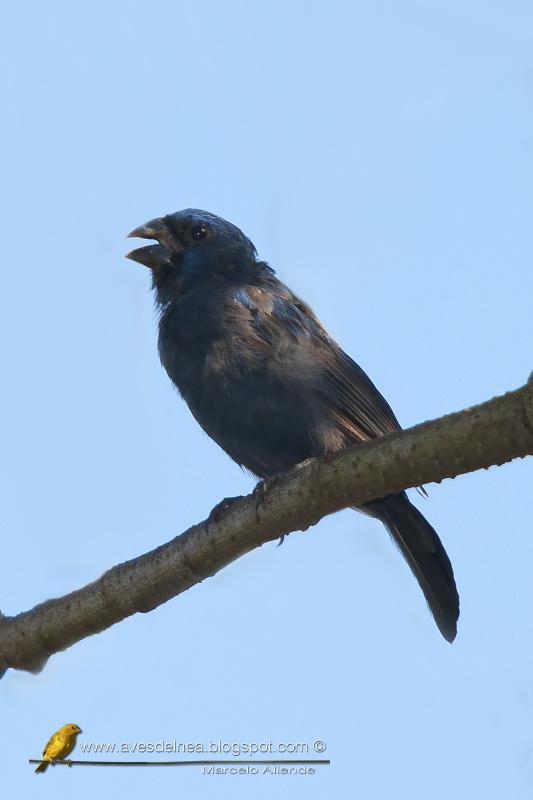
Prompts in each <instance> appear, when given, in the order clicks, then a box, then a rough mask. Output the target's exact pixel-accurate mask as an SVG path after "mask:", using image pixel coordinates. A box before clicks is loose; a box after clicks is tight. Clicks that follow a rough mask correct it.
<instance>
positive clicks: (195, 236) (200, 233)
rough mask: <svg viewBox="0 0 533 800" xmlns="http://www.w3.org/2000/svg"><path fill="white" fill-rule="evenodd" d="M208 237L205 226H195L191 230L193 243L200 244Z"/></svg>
mask: <svg viewBox="0 0 533 800" xmlns="http://www.w3.org/2000/svg"><path fill="white" fill-rule="evenodd" d="M206 236H207V228H206V227H205V225H194V227H192V228H191V238H192V240H193V242H199V241H200V240H201V239H205V237H206Z"/></svg>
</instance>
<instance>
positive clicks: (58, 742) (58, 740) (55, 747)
mask: <svg viewBox="0 0 533 800" xmlns="http://www.w3.org/2000/svg"><path fill="white" fill-rule="evenodd" d="M62 741H63V739H62V737H61V736H60V735H59V734H58V733H53V734H52V735H51V736H50V738H49V739H48V741H47V743H46V747H45V748H44V750H43V758H57V755H58V753H59V751H60V750H61V747H62Z"/></svg>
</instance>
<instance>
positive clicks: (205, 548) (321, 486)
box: [0, 374, 533, 677]
mask: <svg viewBox="0 0 533 800" xmlns="http://www.w3.org/2000/svg"><path fill="white" fill-rule="evenodd" d="M526 455H533V374H532V376H531V377H530V379H529V381H528V383H527V384H526V385H525V386H523V387H522V388H520V389H517V390H515V391H512V392H508V393H507V394H505V395H503V396H502V397H496V398H493V399H492V400H489V401H487V402H485V403H482V404H480V405H478V406H474V407H472V408H467V409H465V410H464V411H459V412H457V413H454V414H450V415H448V416H445V417H441V418H440V419H437V420H433V421H431V422H425V423H423V424H421V425H417V426H415V427H414V428H409V429H408V430H405V431H401V432H399V433H395V434H392V435H390V436H386V437H383V438H381V439H376V440H373V441H371V442H365V443H364V444H359V445H356V446H354V447H352V448H348V449H346V450H342V451H339V452H337V453H332V454H329V455H327V456H325V457H323V458H319V459H310V460H309V461H307V462H304V463H303V464H300V465H298V466H297V467H295V468H294V469H293V470H292V471H291V472H288V473H286V474H283V475H280V476H278V477H276V478H274V479H272V480H270V481H268V482H267V484H259V485H258V487H256V489H255V491H254V492H253V493H252V494H251V495H248V496H246V497H237V498H231V499H226V500H223V501H222V502H221V503H219V505H218V506H216V507H215V508H214V509H213V511H212V512H211V514H210V515H209V517H208V519H207V520H205V521H204V522H201V523H199V524H198V525H194V526H193V527H192V528H189V529H188V530H187V531H185V532H184V533H182V534H181V535H180V536H176V537H175V538H174V539H172V540H171V541H170V542H167V543H166V544H164V545H162V546H161V547H158V548H156V549H155V550H152V551H151V552H149V553H145V554H144V555H141V556H139V557H138V558H134V559H132V560H131V561H127V562H125V563H123V564H118V565H117V566H115V567H113V568H112V569H110V570H108V571H107V572H106V573H104V575H102V577H101V578H99V579H98V580H96V581H94V582H93V583H90V584H88V585H87V586H84V587H83V588H82V589H78V590H76V591H74V592H71V593H70V594H68V595H66V596H64V597H60V598H57V599H53V600H47V601H46V602H45V603H42V604H40V605H37V606H35V608H33V609H31V610H30V611H25V612H23V613H21V614H18V615H17V616H14V617H5V616H1V615H0V677H1V675H3V674H4V672H5V671H6V670H7V669H8V668H9V667H11V668H13V669H21V670H27V671H30V672H39V671H40V670H41V669H42V668H43V667H44V665H45V664H46V661H47V660H48V658H49V656H50V655H52V654H53V653H57V652H59V651H61V650H65V649H66V648H68V647H70V646H71V645H73V644H74V643H75V642H78V641H80V640H81V639H84V638H85V637H86V636H90V635H92V634H95V633H98V632H100V631H103V630H105V629H106V628H109V627H110V626H111V625H114V624H115V623H116V622H120V620H122V619H125V618H126V617H128V616H130V615H131V614H135V613H137V612H142V613H146V612H148V611H152V610H153V609H154V608H156V607H157V606H158V605H161V604H162V603H165V602H166V601H167V600H170V599H171V598H172V597H175V596H176V595H178V594H181V593H182V592H185V591H186V590H187V589H189V588H190V587H191V586H194V585H195V584H196V583H199V582H200V581H202V580H204V579H205V578H207V577H210V576H211V575H214V574H215V573H216V572H218V571H219V570H220V569H222V568H223V567H225V566H226V565H227V564H229V563H231V562H232V561H234V560H235V559H237V558H239V557H240V556H242V555H244V554H245V553H248V552H249V551H250V550H253V549H254V548H256V547H260V546H261V545H262V544H265V543H266V542H269V541H272V540H275V539H278V538H279V537H280V536H282V535H284V534H288V533H290V532H291V531H295V530H306V529H307V528H308V527H309V526H311V525H314V524H315V523H316V522H318V520H320V519H321V518H322V517H324V516H326V515H327V514H331V513H333V512H334V511H339V510H340V509H343V508H347V507H349V506H358V505H362V504H363V503H366V502H369V501H370V500H375V499H376V498H379V497H384V496H385V495H388V494H393V493H395V492H399V491H401V490H403V489H408V488H410V487H414V486H421V485H423V484H425V483H432V482H437V483H440V482H441V481H442V480H443V479H445V478H454V477H456V476H457V475H461V474H464V473H466V472H473V471H474V470H477V469H487V468H488V467H490V466H492V465H501V464H503V463H505V462H507V461H511V460H512V459H514V458H523V457H524V456H526Z"/></svg>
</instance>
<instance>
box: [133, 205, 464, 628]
mask: <svg viewBox="0 0 533 800" xmlns="http://www.w3.org/2000/svg"><path fill="white" fill-rule="evenodd" d="M128 237H133V238H141V239H148V240H152V243H151V244H148V245H145V246H143V247H138V248H136V249H134V250H132V251H131V252H129V253H128V254H127V256H126V257H127V258H129V259H131V260H133V261H135V262H138V263H140V264H142V265H144V266H146V267H148V268H149V269H150V271H151V275H152V288H153V290H154V292H155V302H156V307H157V309H158V312H159V333H158V351H159V358H160V361H161V364H162V366H163V367H164V369H165V370H166V372H167V374H168V376H169V378H170V380H171V381H172V383H173V384H174V385H175V386H176V388H177V389H178V391H179V393H180V394H181V396H182V398H183V399H184V400H185V402H186V403H187V405H188V406H189V409H190V411H191V412H192V414H193V416H194V417H195V419H196V421H197V422H198V423H199V424H200V426H201V427H202V428H203V430H204V431H205V432H206V433H207V434H208V436H210V437H211V439H213V440H214V441H215V442H216V443H217V444H218V445H219V446H220V447H221V448H222V449H223V450H224V451H225V452H226V453H227V454H228V455H229V456H230V457H231V458H232V459H233V460H234V461H235V462H236V463H237V464H239V465H240V466H241V467H243V468H245V469H247V470H248V471H249V472H251V473H252V474H253V475H255V476H257V477H258V478H260V479H263V480H265V479H267V480H268V479H269V478H271V477H272V476H273V475H275V474H277V473H281V472H285V471H287V470H289V469H290V468H292V467H293V466H295V465H296V464H298V463H300V462H303V461H306V460H307V459H309V458H312V457H316V456H321V455H324V454H326V453H330V452H333V451H337V450H340V449H342V448H345V447H348V446H350V445H355V444H357V443H360V442H365V441H368V440H370V439H376V438H378V437H381V436H386V435H387V434H391V433H394V432H395V431H399V430H401V427H400V424H399V422H398V420H397V419H396V417H395V415H394V413H393V411H392V409H391V407H390V405H389V404H388V403H387V401H386V400H385V399H384V397H383V396H382V395H381V394H380V392H379V391H378V389H377V388H376V386H375V385H374V384H373V383H372V381H371V380H370V378H369V377H368V376H367V374H366V373H365V372H364V371H363V369H362V368H361V367H360V366H359V365H358V364H357V363H356V362H355V361H354V360H353V359H352V358H351V357H350V356H349V355H348V354H347V353H345V352H344V351H343V349H342V348H341V347H340V345H339V344H337V342H336V341H335V340H334V339H333V338H332V337H331V336H330V335H329V334H328V333H327V332H326V330H325V328H324V327H323V325H322V324H321V323H320V321H319V320H318V318H317V316H316V315H315V313H314V312H313V311H312V309H311V308H310V307H309V306H308V305H307V304H306V303H305V302H304V301H303V300H301V299H300V298H299V297H297V296H296V295H295V294H294V293H293V292H292V291H291V290H290V289H289V288H288V287H287V286H286V285H285V284H284V283H282V282H281V281H280V280H279V279H278V277H277V276H276V273H275V271H274V269H273V268H272V267H271V266H270V265H269V264H268V263H267V262H266V261H263V260H261V259H260V258H259V257H258V253H257V250H256V248H255V246H254V244H253V243H252V242H251V241H250V239H249V238H248V237H247V236H246V235H245V234H244V233H243V232H242V231H241V230H240V229H239V228H238V227H237V226H236V225H234V224H232V223H231V222H228V221H227V220H225V219H223V218H222V217H219V216H217V215H216V214H213V213H211V212H208V211H203V210H201V209H194V208H188V209H184V210H182V211H178V212H176V213H171V214H167V215H165V216H161V217H158V218H155V219H152V220H150V221H149V222H147V223H145V224H143V225H140V226H139V227H137V228H135V229H134V230H132V231H131V233H129V234H128ZM357 510H358V511H362V512H363V513H366V514H368V515H370V516H371V517H375V518H377V519H378V520H380V521H381V522H382V523H383V524H384V525H385V527H386V529H387V530H388V532H389V533H390V535H391V537H392V539H393V541H394V542H395V543H396V545H397V546H398V548H399V550H400V551H401V553H402V555H403V556H404V558H405V560H406V562H407V564H408V565H409V567H410V568H411V571H412V572H413V574H414V576H415V578H416V580H417V581H418V583H419V585H420V587H421V589H422V592H423V594H424V596H425V598H426V601H427V604H428V606H429V608H430V610H431V612H432V614H433V617H434V619H435V622H436V624H437V627H438V629H439V630H440V632H441V634H442V635H443V637H444V638H445V639H446V640H447V641H449V642H452V641H453V639H454V638H455V636H456V633H457V620H458V617H459V595H458V592H457V588H456V585H455V579H454V574H453V569H452V565H451V563H450V560H449V558H448V555H447V553H446V551H445V549H444V547H443V545H442V543H441V540H440V539H439V536H438V535H437V533H436V531H435V530H434V528H433V527H432V526H431V524H430V523H429V522H428V521H427V520H426V519H425V517H424V516H423V515H422V513H421V512H420V511H419V510H418V508H416V506H414V505H413V504H412V503H411V501H410V500H409V499H408V497H407V494H406V493H405V492H400V493H399V494H393V495H389V496H387V497H384V498H382V499H380V500H375V501H372V502H370V503H366V504H365V505H364V506H361V507H358V508H357Z"/></svg>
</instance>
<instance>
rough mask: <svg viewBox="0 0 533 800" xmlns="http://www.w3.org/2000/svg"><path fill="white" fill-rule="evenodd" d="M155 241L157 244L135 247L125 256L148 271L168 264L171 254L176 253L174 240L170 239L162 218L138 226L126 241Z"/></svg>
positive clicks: (170, 236)
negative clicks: (136, 239) (147, 268)
mask: <svg viewBox="0 0 533 800" xmlns="http://www.w3.org/2000/svg"><path fill="white" fill-rule="evenodd" d="M130 238H131V239H134V238H138V239H155V240H156V241H157V242H159V244H149V245H147V246H146V247H137V248H136V249H135V250H132V251H131V252H130V253H128V254H127V255H126V258H131V260H132V261H137V262H138V263H139V264H143V265H144V266H145V267H149V268H150V269H156V268H157V267H160V266H162V265H163V264H170V262H171V257H172V253H173V252H175V251H176V243H175V238H173V237H172V234H171V233H170V231H169V229H168V227H167V225H166V222H165V219H164V217H163V218H162V217H159V218H157V219H152V220H150V222H146V223H145V224H144V225H139V227H138V228H135V229H134V230H133V231H131V233H128V239H130Z"/></svg>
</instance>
